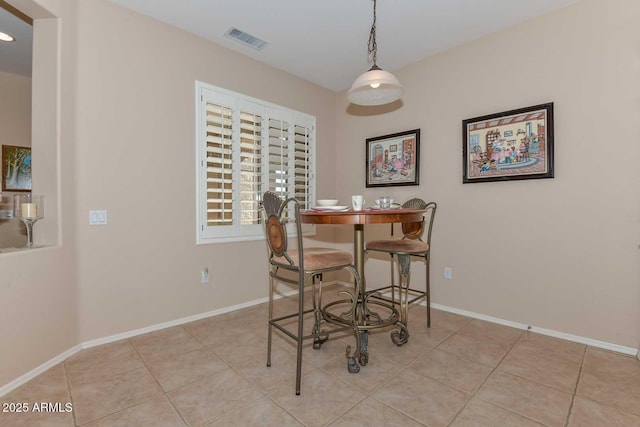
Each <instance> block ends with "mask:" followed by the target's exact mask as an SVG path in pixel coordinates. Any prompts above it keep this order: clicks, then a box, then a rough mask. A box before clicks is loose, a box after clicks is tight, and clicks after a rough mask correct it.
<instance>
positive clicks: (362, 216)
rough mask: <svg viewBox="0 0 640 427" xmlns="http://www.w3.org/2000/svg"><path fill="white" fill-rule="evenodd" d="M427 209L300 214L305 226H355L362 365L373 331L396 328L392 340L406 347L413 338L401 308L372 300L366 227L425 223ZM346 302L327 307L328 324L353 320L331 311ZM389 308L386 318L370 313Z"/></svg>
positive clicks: (354, 241) (354, 255) (325, 211)
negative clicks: (368, 286)
mask: <svg viewBox="0 0 640 427" xmlns="http://www.w3.org/2000/svg"><path fill="white" fill-rule="evenodd" d="M424 212H425V210H423V209H405V208H399V209H363V210H351V209H349V210H345V211H332V210H315V209H314V210H303V211H300V222H302V223H305V224H347V225H348V224H351V225H353V233H354V234H353V259H354V264H355V266H356V270H357V271H358V274H359V275H360V280H361V284H362V286H361V287H360V295H359V296H358V307H359V308H358V316H357V317H358V330H359V335H360V348H359V356H358V359H359V362H360V364H361V365H362V366H364V365H366V364H367V361H368V359H369V345H368V341H369V339H368V333H369V330H371V329H376V328H383V327H387V326H390V325H396V326H398V327H399V328H401V330H400V331H394V332H392V333H391V338H392V340H393V341H394V343H396V344H397V345H402V344H404V343H405V342H406V341H407V338H408V336H409V333H408V330H407V327H406V322H405V321H403V319H402V318H401V316H400V313H399V312H398V310H397V308H396V307H395V306H394V305H393V304H392V305H389V304H387V303H385V302H384V301H380V300H376V299H374V300H370V298H369V297H370V296H375V294H373V295H370V294H367V292H366V281H365V275H364V257H365V246H364V242H365V240H364V226H365V225H366V224H385V223H387V224H388V223H395V222H420V221H422V220H423V215H424ZM341 302H345V301H334V302H331V303H329V304H327V305H326V306H325V307H323V315H324V316H325V318H326V320H327V321H330V322H332V323H341V324H346V323H347V322H348V321H349V320H348V319H344V318H343V317H341V315H333V314H331V313H330V311H329V308H330V307H331V306H336V305H338V304H340V303H341ZM371 305H375V306H377V307H378V308H385V309H386V310H387V312H388V313H389V315H388V316H387V317H383V316H381V315H380V314H378V313H377V312H376V311H372V310H370V308H369V307H370V306H371Z"/></svg>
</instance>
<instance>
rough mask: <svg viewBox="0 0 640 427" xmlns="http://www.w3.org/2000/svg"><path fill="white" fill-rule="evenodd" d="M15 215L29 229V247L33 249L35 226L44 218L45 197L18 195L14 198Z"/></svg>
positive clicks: (29, 194)
mask: <svg viewBox="0 0 640 427" xmlns="http://www.w3.org/2000/svg"><path fill="white" fill-rule="evenodd" d="M13 215H14V217H18V218H20V219H21V220H22V222H24V225H25V226H26V227H27V247H28V248H32V247H33V224H35V223H36V222H37V221H38V220H40V219H42V218H44V196H42V195H38V194H31V193H26V194H16V195H15V196H14V197H13Z"/></svg>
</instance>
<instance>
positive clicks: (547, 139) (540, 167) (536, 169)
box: [462, 102, 553, 184]
mask: <svg viewBox="0 0 640 427" xmlns="http://www.w3.org/2000/svg"><path fill="white" fill-rule="evenodd" d="M462 135H463V138H462V162H463V164H462V166H463V176H462V182H463V183H465V184H468V183H472V182H486V181H509V180H517V179H535V178H553V103H552V102H551V103H547V104H541V105H534V106H532V107H526V108H520V109H517V110H511V111H505V112H503V113H497V114H490V115H487V116H481V117H476V118H473V119H467V120H463V121H462Z"/></svg>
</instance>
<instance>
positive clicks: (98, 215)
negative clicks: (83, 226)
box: [89, 211, 107, 225]
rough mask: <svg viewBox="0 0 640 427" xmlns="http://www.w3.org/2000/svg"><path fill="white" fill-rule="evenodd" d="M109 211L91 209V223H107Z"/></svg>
mask: <svg viewBox="0 0 640 427" xmlns="http://www.w3.org/2000/svg"><path fill="white" fill-rule="evenodd" d="M106 224H107V211H89V225H106Z"/></svg>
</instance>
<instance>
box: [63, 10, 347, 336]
mask: <svg viewBox="0 0 640 427" xmlns="http://www.w3.org/2000/svg"><path fill="white" fill-rule="evenodd" d="M79 5H80V6H79V8H78V22H79V27H78V66H79V68H78V116H77V118H78V150H77V157H78V159H79V160H80V161H78V163H77V176H78V180H77V185H78V204H77V206H76V208H75V209H76V213H77V215H78V218H81V220H80V221H79V224H78V229H77V232H78V239H77V245H78V246H77V247H78V260H77V271H78V281H79V304H78V309H79V319H78V323H79V328H80V340H81V341H87V340H91V339H96V338H102V337H105V336H109V335H112V334H117V333H122V332H126V331H130V330H133V329H136V328H142V327H145V326H150V325H154V324H158V323H162V322H167V321H171V320H175V319H179V318H183V317H186V316H190V315H195V314H199V313H204V312H207V311H210V310H214V309H219V308H224V307H228V306H232V305H235V304H239V303H243V302H247V301H251V300H256V299H259V298H264V297H266V295H267V287H266V283H267V282H266V277H267V270H266V259H265V250H266V249H265V243H264V241H256V242H246V243H234V244H225V245H221V244H217V245H201V246H196V244H195V238H196V231H195V217H196V215H195V203H196V202H195V173H194V167H195V166H194V164H195V147H194V146H195V122H194V111H195V110H194V109H195V81H196V80H200V81H204V82H207V83H210V84H213V85H216V86H220V87H224V88H227V89H230V90H235V91H238V92H241V93H244V94H247V95H250V96H253V97H256V98H260V99H264V100H266V101H269V102H273V103H276V104H279V105H283V106H285V107H288V108H292V109H296V110H299V111H302V112H305V113H308V114H312V115H315V116H316V117H317V126H318V132H317V137H318V169H319V170H320V171H321V176H323V177H325V176H326V177H327V178H326V179H323V180H322V181H321V182H320V184H319V190H318V191H319V192H320V194H322V193H323V192H325V191H327V190H326V189H329V191H333V189H334V188H335V181H334V179H335V178H334V176H335V166H334V144H335V128H336V126H335V94H334V93H332V92H330V91H327V90H324V89H321V88H319V87H317V86H315V85H312V84H309V83H307V82H305V81H303V80H300V79H298V78H295V77H293V76H292V75H290V74H288V73H285V72H282V71H280V70H276V69H274V68H272V67H269V66H266V65H264V64H260V63H258V62H256V61H253V60H251V59H249V58H248V57H245V56H242V55H239V54H236V53H232V52H231V51H229V50H227V49H224V48H222V47H219V46H217V45H214V44H212V43H210V42H206V41H204V40H202V39H199V38H197V37H195V36H193V35H191V34H188V33H186V32H183V31H180V30H177V29H175V28H172V27H169V26H167V25H164V24H161V23H159V22H158V21H155V20H152V19H149V18H146V17H143V16H142V15H138V14H135V13H133V12H131V11H129V10H127V9H124V8H121V7H119V6H117V5H114V4H112V3H109V2H106V1H102V0H94V1H82V2H79ZM114 28H115V29H117V31H113V29H114ZM225 30H226V29H225V28H220V29H219V31H220V32H223V31H225ZM107 33H108V34H110V36H109V37H105V34H107ZM97 189H99V191H97ZM90 209H106V210H107V211H108V219H109V224H108V225H107V226H104V227H95V226H94V227H90V226H89V225H88V224H87V223H86V221H85V220H84V218H86V217H87V216H88V211H89V210H90ZM140 211H146V212H149V213H150V214H149V215H138V214H136V213H137V212H140ZM203 267H208V268H209V272H210V273H211V274H210V276H211V283H210V284H208V285H203V284H201V283H200V272H201V270H202V268H203Z"/></svg>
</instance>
